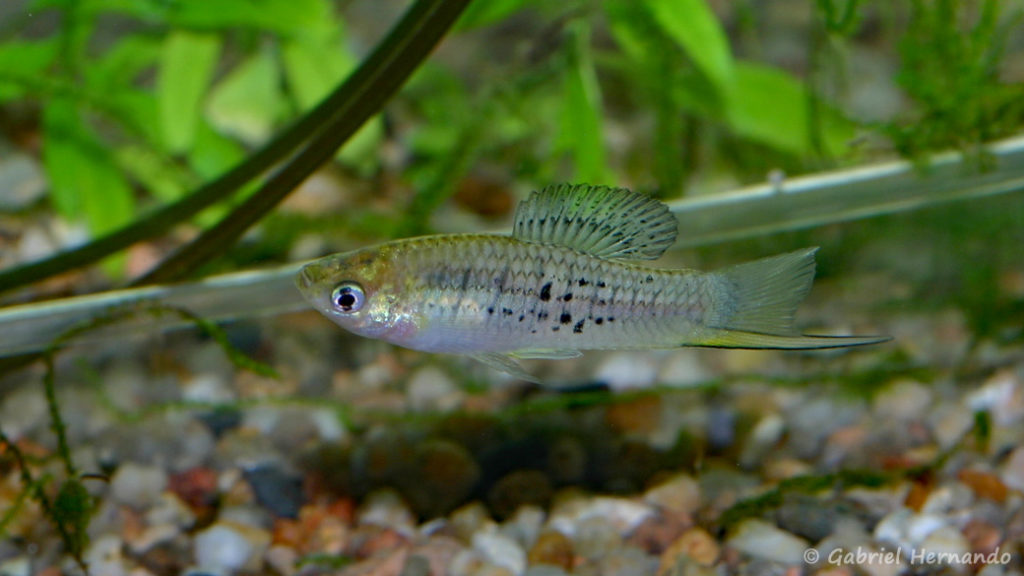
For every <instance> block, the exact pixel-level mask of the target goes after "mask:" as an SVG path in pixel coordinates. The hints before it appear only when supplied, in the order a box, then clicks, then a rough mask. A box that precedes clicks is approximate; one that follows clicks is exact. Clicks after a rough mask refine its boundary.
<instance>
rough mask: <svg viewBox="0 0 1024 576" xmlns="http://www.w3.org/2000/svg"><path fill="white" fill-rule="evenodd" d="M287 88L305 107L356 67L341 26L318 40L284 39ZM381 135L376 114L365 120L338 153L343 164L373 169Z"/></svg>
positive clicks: (379, 122)
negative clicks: (344, 39) (348, 50)
mask: <svg viewBox="0 0 1024 576" xmlns="http://www.w3.org/2000/svg"><path fill="white" fill-rule="evenodd" d="M282 56H283V60H284V71H285V77H286V78H287V80H288V88H289V90H290V91H291V93H292V95H293V96H294V97H295V101H296V103H297V104H298V106H299V108H300V109H301V110H308V109H310V108H312V107H313V106H315V105H316V104H317V103H318V102H320V100H321V99H323V98H324V97H325V96H327V94H328V93H330V91H331V90H332V89H333V88H334V87H335V86H337V85H338V83H340V82H341V81H342V80H344V78H345V76H346V75H348V73H349V72H351V71H352V70H353V69H354V68H355V67H356V59H355V58H354V57H353V56H352V55H350V54H349V53H348V52H347V51H346V50H345V48H344V46H343V45H342V41H341V33H340V30H339V31H338V32H337V33H336V34H333V35H331V36H328V37H326V38H323V39H321V40H315V39H304V40H293V41H289V42H287V43H285V45H284V50H283V52H282ZM383 136H384V127H383V125H382V123H381V120H380V118H379V117H375V118H373V119H371V120H370V121H368V122H367V123H366V124H365V125H364V126H363V127H362V128H360V129H359V131H358V132H356V133H355V134H354V135H353V136H352V138H351V139H349V141H348V142H346V143H345V146H343V147H342V149H341V150H340V151H339V153H338V159H339V160H340V161H342V162H343V163H345V164H349V165H357V166H361V167H364V168H366V169H367V170H372V169H374V168H375V167H376V160H377V154H376V152H377V147H378V145H379V144H380V141H381V139H382V138H383Z"/></svg>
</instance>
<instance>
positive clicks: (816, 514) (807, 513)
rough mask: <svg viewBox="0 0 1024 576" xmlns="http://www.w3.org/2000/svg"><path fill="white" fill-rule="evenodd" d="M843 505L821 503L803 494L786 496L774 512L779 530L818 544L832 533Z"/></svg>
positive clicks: (829, 502)
mask: <svg viewBox="0 0 1024 576" xmlns="http://www.w3.org/2000/svg"><path fill="white" fill-rule="evenodd" d="M842 508H843V504H841V503H838V502H835V501H822V500H821V499H819V498H815V497H813V496H808V495H805V494H799V493H794V494H787V495H786V496H785V498H784V500H783V503H782V506H779V508H778V509H777V510H776V511H775V520H776V521H777V522H778V524H779V528H782V529H783V530H786V531H788V532H791V533H793V534H795V535H797V536H800V537H803V538H806V539H808V540H810V541H811V542H818V541H819V540H822V539H823V538H825V537H827V536H828V535H829V534H831V533H832V529H833V528H834V527H835V525H836V522H837V521H838V518H839V516H840V514H841V510H842Z"/></svg>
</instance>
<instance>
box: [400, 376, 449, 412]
mask: <svg viewBox="0 0 1024 576" xmlns="http://www.w3.org/2000/svg"><path fill="white" fill-rule="evenodd" d="M407 394H408V399H409V405H410V406H411V407H412V409H413V410H437V411H441V412H446V411H449V410H454V409H455V408H457V407H458V406H459V404H460V403H461V402H462V394H461V393H460V391H459V389H458V387H457V386H455V383H453V382H452V379H451V378H449V377H448V375H447V374H445V373H444V372H442V371H441V370H440V369H438V368H437V367H436V366H426V367H423V368H420V369H419V370H417V371H416V372H415V373H414V374H413V375H412V377H411V378H410V379H409V386H408V389H407Z"/></svg>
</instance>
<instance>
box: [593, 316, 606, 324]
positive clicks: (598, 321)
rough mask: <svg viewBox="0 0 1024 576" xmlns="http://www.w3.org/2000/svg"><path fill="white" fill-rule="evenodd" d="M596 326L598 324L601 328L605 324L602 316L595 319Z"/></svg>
mask: <svg viewBox="0 0 1024 576" xmlns="http://www.w3.org/2000/svg"><path fill="white" fill-rule="evenodd" d="M594 324H597V325H598V326H600V325H601V324H604V318H601V317H600V316H599V317H597V318H595V319H594Z"/></svg>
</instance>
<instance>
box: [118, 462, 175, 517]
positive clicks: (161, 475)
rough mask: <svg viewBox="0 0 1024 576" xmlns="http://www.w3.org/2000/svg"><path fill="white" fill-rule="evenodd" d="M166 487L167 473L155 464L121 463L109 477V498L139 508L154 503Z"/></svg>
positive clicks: (147, 506)
mask: <svg viewBox="0 0 1024 576" xmlns="http://www.w3.org/2000/svg"><path fill="white" fill-rule="evenodd" d="M166 487H167V473H166V472H164V470H163V469H162V468H159V467H156V466H145V465H141V464H134V463H127V464H123V465H121V466H120V467H118V469H117V471H116V472H115V473H114V477H113V478H111V479H110V495H111V498H113V499H114V500H115V501H117V502H120V503H121V504H125V505H127V506H131V507H133V508H136V509H139V510H141V509H145V508H149V507H150V506H153V505H155V504H156V503H157V502H158V501H159V499H160V494H161V493H162V492H163V491H164V489H165V488H166Z"/></svg>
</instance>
